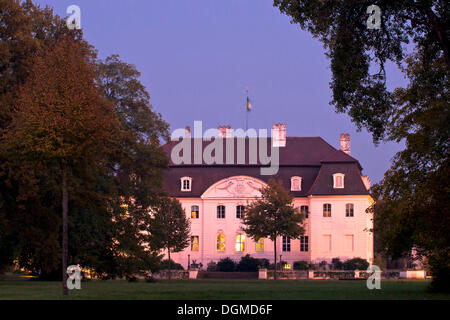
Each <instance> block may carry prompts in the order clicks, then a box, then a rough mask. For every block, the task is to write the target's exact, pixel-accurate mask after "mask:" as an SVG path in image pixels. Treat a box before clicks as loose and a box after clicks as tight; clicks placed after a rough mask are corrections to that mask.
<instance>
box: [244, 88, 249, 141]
mask: <svg viewBox="0 0 450 320" xmlns="http://www.w3.org/2000/svg"><path fill="white" fill-rule="evenodd" d="M245 91H246V93H247V100H246V101H245V132H247V131H248V112H249V110H248V88H245Z"/></svg>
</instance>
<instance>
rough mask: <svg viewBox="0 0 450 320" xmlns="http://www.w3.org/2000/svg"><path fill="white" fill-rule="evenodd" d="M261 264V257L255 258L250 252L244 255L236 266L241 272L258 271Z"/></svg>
mask: <svg viewBox="0 0 450 320" xmlns="http://www.w3.org/2000/svg"><path fill="white" fill-rule="evenodd" d="M259 265H260V261H259V259H256V258H253V257H252V256H250V255H249V254H247V255H245V256H243V257H242V258H241V261H239V263H238V264H237V266H236V271H239V272H256V271H258V268H259Z"/></svg>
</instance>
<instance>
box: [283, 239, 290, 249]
mask: <svg viewBox="0 0 450 320" xmlns="http://www.w3.org/2000/svg"><path fill="white" fill-rule="evenodd" d="M283 251H291V238H289V237H283Z"/></svg>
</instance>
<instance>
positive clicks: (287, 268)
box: [283, 263, 291, 270]
mask: <svg viewBox="0 0 450 320" xmlns="http://www.w3.org/2000/svg"><path fill="white" fill-rule="evenodd" d="M283 268H284V269H285V270H291V265H290V264H289V263H286V264H285V265H284V266H283Z"/></svg>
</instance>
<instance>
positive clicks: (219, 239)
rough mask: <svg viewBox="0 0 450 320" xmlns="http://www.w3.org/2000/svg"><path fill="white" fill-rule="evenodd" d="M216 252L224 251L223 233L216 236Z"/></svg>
mask: <svg viewBox="0 0 450 320" xmlns="http://www.w3.org/2000/svg"><path fill="white" fill-rule="evenodd" d="M217 251H221V252H223V251H225V235H224V234H223V233H219V234H218V235H217Z"/></svg>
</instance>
